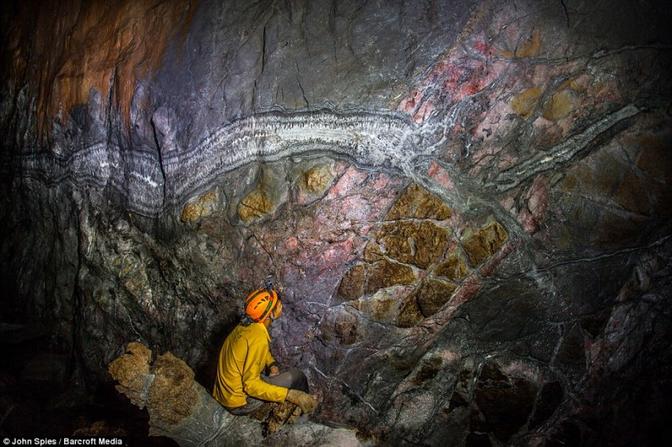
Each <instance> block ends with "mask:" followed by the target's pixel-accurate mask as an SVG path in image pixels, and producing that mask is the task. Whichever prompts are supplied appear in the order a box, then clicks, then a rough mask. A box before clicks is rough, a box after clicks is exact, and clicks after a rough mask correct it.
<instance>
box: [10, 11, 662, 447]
mask: <svg viewBox="0 0 672 447" xmlns="http://www.w3.org/2000/svg"><path fill="white" fill-rule="evenodd" d="M0 11H1V15H0V17H1V22H0V33H2V42H3V44H2V50H1V52H0V57H1V58H2V64H1V67H2V68H0V70H2V78H1V79H2V80H1V84H0V91H1V94H0V135H1V136H2V138H1V139H0V146H1V148H0V149H1V150H0V192H2V194H0V219H2V222H3V225H4V229H5V231H4V233H3V234H4V237H3V239H2V240H1V241H0V256H1V257H2V261H3V262H2V263H1V275H0V279H1V281H2V282H1V283H0V285H1V286H2V290H3V295H2V306H0V309H1V310H0V320H1V322H2V324H3V325H4V324H9V326H0V328H7V329H6V331H5V329H2V330H3V331H5V332H6V333H5V332H3V333H2V334H0V335H2V337H0V339H2V343H6V344H8V345H11V343H13V342H12V340H14V339H15V338H16V337H13V336H10V335H11V334H12V333H13V332H12V331H13V330H11V329H9V328H11V327H14V326H11V325H20V326H23V325H27V324H29V323H30V324H39V325H40V326H41V327H42V328H43V330H44V331H45V332H46V333H48V336H45V337H46V339H45V340H42V339H41V340H40V343H35V344H34V345H31V347H30V348H29V349H27V351H28V352H29V353H30V355H26V356H25V357H24V356H22V355H21V354H20V353H21V352H25V351H26V349H23V345H21V348H19V347H16V346H15V347H12V348H11V349H9V350H8V352H9V354H8V358H11V360H8V361H7V362H6V363H7V364H8V365H9V366H7V367H3V368H1V369H0V391H3V392H4V394H3V393H0V394H2V396H3V397H2V398H0V414H3V415H4V414H5V412H6V411H7V410H8V409H10V408H15V409H14V410H12V411H11V412H10V413H9V416H7V418H6V419H5V420H3V425H2V428H3V430H6V431H7V432H8V433H9V432H17V433H19V432H32V431H34V430H32V429H31V427H30V425H29V424H28V423H25V424H24V425H21V424H20V418H19V416H18V415H22V414H23V415H25V414H32V413H34V408H40V409H44V413H45V414H46V413H49V412H51V413H52V414H53V413H59V412H61V410H60V407H55V405H56V404H54V402H61V401H62V399H60V397H59V396H54V398H53V399H48V400H45V401H40V402H37V401H31V400H30V399H36V398H35V397H26V396H27V395H23V397H17V396H18V394H17V393H18V391H16V388H17V387H13V386H12V384H20V383H22V382H21V380H20V377H19V375H20V371H23V370H25V371H30V372H31V375H30V380H31V383H38V382H39V383H43V384H46V383H53V384H54V386H53V390H54V391H53V393H55V394H57V393H58V392H57V391H56V390H62V389H66V390H81V391H82V394H84V395H86V394H91V393H92V391H91V390H97V389H100V388H99V387H100V385H101V384H104V383H105V381H107V380H109V377H108V376H107V374H106V372H105V369H106V365H107V364H108V363H109V362H110V361H111V360H112V358H114V357H115V356H116V355H117V354H119V353H120V352H121V350H122V349H123V346H125V345H126V343H127V342H129V341H131V340H140V341H143V342H144V343H145V344H146V345H147V346H151V347H152V349H153V350H154V351H155V352H165V351H171V352H173V353H174V354H175V356H176V357H179V358H181V359H183V360H184V361H185V362H186V364H188V365H189V366H190V367H192V368H194V369H195V370H196V376H195V377H196V379H197V380H200V381H201V382H202V384H203V385H204V386H205V387H206V389H207V388H209V387H210V385H211V383H212V375H211V374H212V373H211V372H210V371H211V369H212V366H213V365H214V361H215V359H216V354H217V351H218V348H219V345H220V343H221V341H222V339H223V337H224V336H225V334H226V333H227V332H228V331H229V330H230V329H231V327H232V326H233V324H235V322H236V321H237V319H238V314H239V311H240V300H241V298H242V297H243V296H245V294H246V293H247V292H249V290H250V289H253V288H256V287H258V286H260V285H261V284H263V281H264V279H265V278H266V277H268V276H272V277H273V280H274V281H275V284H276V285H277V287H278V288H279V289H281V293H282V296H283V302H284V304H285V307H284V309H285V313H284V315H283V317H282V318H281V319H280V320H278V321H276V322H275V323H274V324H273V327H272V329H271V334H272V336H273V342H272V348H273V351H274V354H275V356H276V358H277V359H278V360H279V361H280V362H281V364H283V365H286V366H289V365H296V366H299V367H301V368H303V369H304V370H305V371H306V372H307V375H308V378H309V381H310V384H311V388H312V389H313V390H315V392H316V393H317V394H318V395H319V397H320V407H319V409H318V412H317V413H316V414H314V415H313V416H312V417H311V418H312V422H309V423H306V424H305V425H304V426H303V427H302V428H298V427H297V428H296V431H295V432H294V431H293V432H291V433H289V432H288V433H285V434H282V430H281V431H279V432H278V433H276V434H274V435H273V436H274V437H269V438H267V439H265V440H263V439H262V438H261V436H262V435H261V432H260V431H259V432H254V433H253V432H249V433H247V434H246V435H247V436H248V438H247V440H248V441H249V442H248V443H258V444H261V443H263V442H266V443H267V444H269V445H274V442H276V440H277V443H278V444H281V445H282V443H283V442H284V443H287V444H291V443H299V444H300V443H305V444H308V445H310V443H313V444H319V443H328V442H333V443H355V442H356V441H357V440H358V441H357V442H362V443H364V444H366V443H367V442H368V443H370V444H373V445H493V446H498V445H561V444H565V445H652V444H654V436H659V435H661V436H663V437H665V436H667V437H670V436H672V434H670V428H669V424H668V423H667V420H668V419H669V415H670V414H671V413H672V408H670V403H669V399H665V396H668V395H670V394H672V387H671V386H670V382H669V379H668V377H669V376H670V374H669V370H670V365H672V356H671V355H670V348H669V342H668V341H669V339H670V333H671V332H672V329H671V325H670V318H669V316H670V315H669V308H670V306H669V302H670V298H671V297H670V290H672V287H671V286H670V278H671V277H672V273H671V272H670V268H669V266H670V253H671V252H672V248H671V245H670V244H671V242H670V236H669V235H670V232H671V231H672V226H671V224H670V207H669V203H671V202H672V193H671V192H672V188H670V181H672V179H671V173H672V165H671V160H672V159H671V157H670V154H671V152H670V150H669V148H670V147H671V146H672V130H671V126H670V123H671V121H670V110H669V104H670V91H672V82H671V80H670V77H669V76H668V75H667V74H668V73H670V72H671V71H672V66H671V64H670V54H669V53H670V45H672V41H670V39H669V36H668V34H669V33H667V32H666V31H667V28H668V24H669V23H670V21H671V20H672V17H670V9H669V8H667V5H665V4H664V3H663V2H648V3H641V2H639V3H638V2H625V1H616V2H606V1H598V2H587V1H583V2H581V1H579V2H557V1H550V0H548V1H546V0H543V1H532V0H515V1H513V2H510V3H507V4H506V5H503V4H500V3H498V2H494V1H485V2H473V1H467V0H464V1H462V0H461V1H457V2H426V3H423V2H420V3H417V2H403V1H397V0H392V1H385V2H347V1H346V2H340V1H339V2H329V1H326V0H324V1H323V0H316V1H310V2H270V1H259V2H253V3H252V2H245V1H242V0H241V1H234V0H227V1H214V0H201V1H199V2H191V3H189V4H182V3H180V2H152V1H148V2H145V1H140V2H115V3H113V4H112V3H110V4H108V3H105V2H86V4H85V3H84V2H70V3H68V4H67V5H62V7H59V8H55V7H53V6H44V7H42V5H40V6H38V5H37V4H36V3H34V2H33V3H31V2H14V1H10V2H5V3H3V5H2V6H1V7H0ZM5 335H7V336H5ZM22 343H23V342H22ZM38 345H39V346H38ZM11 346H14V345H11ZM36 346H38V347H36ZM3 349H4V346H3ZM35 349H37V350H38V351H40V352H33V351H32V350H35ZM157 349H158V351H157ZM41 350H44V351H45V352H41ZM52 351H53V353H57V354H56V355H58V359H60V360H58V362H65V363H67V365H61V366H58V368H54V369H49V368H42V367H41V365H43V363H41V362H43V361H44V360H43V359H48V358H55V357H48V355H51V354H53V353H52ZM33 354H34V355H33ZM30 359H38V360H39V359H42V360H39V361H38V360H35V361H34V362H32V363H31V360H30ZM15 360H16V361H15ZM14 364H16V365H17V366H16V368H14V367H13V366H12V365H14ZM56 370H58V374H51V373H52V372H54V371H56ZM70 373H72V374H71V375H70ZM209 374H210V375H209ZM40 375H42V376H43V377H42V379H44V380H41V379H40V377H38V376H40ZM52 376H53V377H52ZM56 376H58V377H56ZM131 379H132V377H131ZM129 380H130V379H129ZM55 381H59V382H60V383H58V384H57V383H55ZM166 383H169V385H168V386H169V387H170V386H173V385H175V386H176V387H178V388H179V385H180V384H181V383H182V382H181V381H180V380H177V379H176V380H174V381H172V382H171V381H168V382H166ZM41 387H42V386H41ZM18 388H20V387H18ZM44 388H45V389H48V388H49V387H48V386H45V387H44ZM5 391H7V392H5ZM69 395H70V396H77V395H78V394H77V393H70V394H69ZM179 396H182V394H179V395H178V397H179ZM185 396H186V394H185ZM21 399H23V400H21ZM72 399H74V397H72ZM138 399H139V397H138ZM103 407H105V405H103ZM152 411H153V410H152ZM136 419H137V418H136ZM93 422H95V421H87V424H88V426H92V424H93ZM318 423H320V425H319V427H318V426H316V425H317V424H318ZM33 424H34V422H33ZM87 424H83V425H82V427H84V426H85V425H87ZM322 424H326V425H330V426H334V427H342V429H330V430H326V429H325V428H324V427H325V426H324V425H322ZM108 426H109V427H114V426H115V425H114V424H108ZM26 427H28V428H26ZM339 430H344V431H339ZM355 430H356V434H357V437H358V438H357V439H353V437H354V433H355ZM67 434H69V433H67ZM244 435H245V434H244ZM313 435H314V436H313ZM332 435H333V438H332ZM275 436H277V438H276V437H275ZM355 445H356V444H355Z"/></svg>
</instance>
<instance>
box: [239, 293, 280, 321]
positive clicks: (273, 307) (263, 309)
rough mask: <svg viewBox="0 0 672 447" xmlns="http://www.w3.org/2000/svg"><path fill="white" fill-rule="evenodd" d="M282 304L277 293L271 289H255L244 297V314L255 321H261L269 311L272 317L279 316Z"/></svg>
mask: <svg viewBox="0 0 672 447" xmlns="http://www.w3.org/2000/svg"><path fill="white" fill-rule="evenodd" d="M280 309H282V304H281V303H280V298H278V293H277V292H276V291H275V290H273V289H270V290H268V289H257V290H255V291H254V292H252V293H250V294H249V295H247V298H245V314H246V315H247V316H248V317H250V319H251V320H252V321H254V322H255V323H261V322H262V321H264V320H265V319H266V318H268V317H269V316H270V315H271V313H273V317H274V318H277V317H278V316H280Z"/></svg>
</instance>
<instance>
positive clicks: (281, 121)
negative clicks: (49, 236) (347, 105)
mask: <svg viewBox="0 0 672 447" xmlns="http://www.w3.org/2000/svg"><path fill="white" fill-rule="evenodd" d="M416 133H417V128H416V126H415V125H414V124H412V123H411V122H410V121H409V120H408V117H406V116H405V115H401V114H394V113H382V112H380V113H377V112H357V113H348V114H337V113H333V112H329V111H315V112H297V113H291V114H288V113H279V112H269V113H263V114H258V115H254V116H251V117H248V118H244V119H240V120H238V121H234V122H232V123H229V124H226V125H224V126H222V127H221V128H219V129H218V130H216V131H215V132H213V133H212V134H211V135H210V136H208V137H207V138H205V139H204V140H203V141H201V142H200V143H199V144H197V145H196V146H194V147H192V148H188V149H186V150H172V151H166V152H164V153H161V154H160V156H159V153H153V152H146V151H138V150H134V151H128V150H127V149H126V150H124V149H122V148H121V147H119V146H118V145H116V144H114V143H110V142H99V143H95V144H92V145H90V146H88V147H86V148H83V149H81V150H78V151H77V152H74V153H72V154H70V155H68V156H65V157H64V156H59V155H56V154H53V153H48V154H45V153H38V154H30V155H24V156H23V158H22V160H21V166H22V170H23V172H22V176H23V177H24V178H33V179H38V180H40V181H43V182H45V183H47V184H58V183H60V182H63V181H71V182H73V183H75V184H78V185H85V186H97V187H100V188H103V187H111V188H113V189H115V190H117V191H118V192H119V193H121V194H122V195H123V196H124V197H125V198H126V200H127V207H128V209H129V210H130V211H133V212H135V213H138V214H142V215H146V216H157V215H159V214H161V213H162V212H164V211H166V210H168V209H172V208H174V207H179V206H182V205H184V203H186V201H187V200H188V199H189V198H191V197H193V195H194V194H197V193H199V192H200V191H203V190H205V189H207V188H209V187H211V186H212V184H214V183H215V182H216V180H217V178H218V177H219V176H221V175H222V174H224V173H226V172H229V171H231V170H233V169H235V168H238V167H240V166H242V165H244V164H246V163H249V162H252V161H255V160H263V161H274V160H278V159H281V158H284V157H287V156H290V155H296V154H302V153H308V152H317V151H326V152H332V153H336V154H340V155H343V156H345V157H348V158H351V159H353V160H354V161H355V162H357V163H360V164H363V165H367V166H374V167H392V168H395V167H398V166H400V165H402V164H404V163H407V162H409V161H410V160H412V159H413V158H414V157H416V156H417V155H419V154H420V153H421V149H420V148H419V147H418V145H416V144H414V137H413V136H414V135H416ZM164 186H165V187H164Z"/></svg>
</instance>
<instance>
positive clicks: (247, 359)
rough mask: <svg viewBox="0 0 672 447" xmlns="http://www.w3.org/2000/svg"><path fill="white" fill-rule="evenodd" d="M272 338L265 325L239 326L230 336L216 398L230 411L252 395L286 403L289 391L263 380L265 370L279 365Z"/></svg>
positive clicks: (223, 353) (219, 370) (221, 355)
mask: <svg viewBox="0 0 672 447" xmlns="http://www.w3.org/2000/svg"><path fill="white" fill-rule="evenodd" d="M269 340H270V338H269V335H268V331H267V330H266V327H265V326H264V324H263V323H250V324H248V325H243V324H239V325H238V326H236V328H235V329H234V330H233V331H232V332H231V333H230V334H229V336H228V337H226V340H224V344H223V345H222V349H221V350H220V353H219V365H218V367H217V381H216V383H215V387H214V390H213V397H214V398H215V399H217V401H219V403H221V404H222V405H224V406H225V407H227V408H237V407H242V406H243V405H245V404H246V403H247V396H248V395H251V396H254V397H257V398H261V399H262V400H266V401H271V402H282V401H283V400H285V398H286V397H287V388H283V387H279V386H275V385H272V384H270V383H267V382H264V381H263V380H261V373H262V372H263V370H264V369H266V368H268V367H269V366H271V365H272V364H273V363H275V361H274V359H273V357H272V356H271V355H270V349H269V347H268V343H269Z"/></svg>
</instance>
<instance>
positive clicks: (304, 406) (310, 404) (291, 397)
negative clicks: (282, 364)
mask: <svg viewBox="0 0 672 447" xmlns="http://www.w3.org/2000/svg"><path fill="white" fill-rule="evenodd" d="M287 400H288V401H289V402H291V403H293V404H296V405H298V406H299V407H301V410H302V411H303V412H304V414H308V413H312V412H313V410H315V407H317V399H315V397H314V396H312V395H310V394H308V393H304V392H303V391H299V390H289V391H288V392H287Z"/></svg>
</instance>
